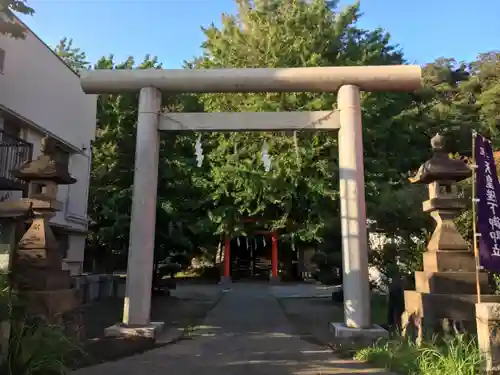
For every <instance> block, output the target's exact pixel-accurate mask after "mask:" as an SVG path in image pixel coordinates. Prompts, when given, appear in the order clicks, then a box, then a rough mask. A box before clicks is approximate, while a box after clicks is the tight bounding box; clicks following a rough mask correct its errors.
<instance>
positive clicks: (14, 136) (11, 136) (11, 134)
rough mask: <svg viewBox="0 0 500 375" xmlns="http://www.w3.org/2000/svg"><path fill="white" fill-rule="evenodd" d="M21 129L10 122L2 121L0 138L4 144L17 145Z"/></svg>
mask: <svg viewBox="0 0 500 375" xmlns="http://www.w3.org/2000/svg"><path fill="white" fill-rule="evenodd" d="M20 133H21V128H20V127H19V126H18V125H17V124H16V123H14V122H12V121H7V120H4V123H3V131H2V136H3V139H2V141H4V142H5V143H17V142H18V141H19V139H18V138H19V134H20Z"/></svg>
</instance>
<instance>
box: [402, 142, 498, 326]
mask: <svg viewBox="0 0 500 375" xmlns="http://www.w3.org/2000/svg"><path fill="white" fill-rule="evenodd" d="M431 144H432V149H433V153H434V155H433V156H432V158H431V159H429V160H428V161H427V162H426V163H424V164H423V165H422V166H421V167H420V169H419V171H418V173H417V175H416V176H415V177H414V178H411V179H410V181H411V182H412V183H419V184H426V185H428V189H429V199H428V200H427V201H425V202H424V203H423V211H424V212H428V213H429V214H430V215H431V216H432V217H433V218H434V220H435V221H436V228H435V230H434V233H433V234H432V237H431V239H430V241H429V243H428V245H427V251H426V252H425V253H424V255H423V261H424V262H423V263H424V267H423V271H419V272H415V290H406V291H405V293H404V298H405V311H406V314H407V316H413V317H415V318H417V320H418V321H421V322H423V324H424V325H425V326H427V327H429V328H432V329H436V328H437V329H440V328H441V327H442V325H443V323H446V322H447V321H450V320H451V321H454V322H460V324H461V326H462V328H466V329H470V330H471V331H475V325H476V314H475V309H476V306H475V304H476V302H477V293H476V288H477V287H476V261H475V257H474V253H473V251H472V249H471V246H470V245H469V244H468V243H467V242H466V241H465V240H464V238H463V237H462V236H461V235H460V233H459V232H458V231H457V228H456V227H455V224H454V222H453V220H454V219H455V218H456V217H457V216H458V215H459V214H460V212H461V211H463V210H464V209H465V208H466V207H467V202H466V201H464V199H462V198H460V197H459V194H458V191H457V186H456V183H457V182H458V181H461V180H464V179H466V178H468V177H470V176H471V170H470V169H469V167H468V166H467V165H466V164H465V163H464V162H463V161H461V160H455V159H450V158H449V157H448V154H447V153H446V152H445V151H444V139H443V138H442V137H441V136H440V135H436V136H435V137H434V138H433V139H432V141H431ZM479 284H480V287H481V292H482V293H481V300H482V301H483V302H500V296H497V295H493V294H491V292H492V291H491V288H490V286H489V284H488V276H487V274H486V273H483V272H481V273H480V274H479Z"/></svg>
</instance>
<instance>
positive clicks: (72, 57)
mask: <svg viewBox="0 0 500 375" xmlns="http://www.w3.org/2000/svg"><path fill="white" fill-rule="evenodd" d="M54 51H55V53H57V55H58V56H59V57H61V58H62V59H63V60H64V62H66V64H68V65H69V66H70V67H71V68H72V69H73V70H75V71H76V72H78V71H79V70H81V69H89V68H90V63H89V62H88V61H87V55H86V54H85V52H83V51H82V50H81V49H80V48H77V47H73V39H71V38H69V39H68V38H66V37H64V38H62V39H61V40H60V42H59V44H58V45H57V46H56V48H54Z"/></svg>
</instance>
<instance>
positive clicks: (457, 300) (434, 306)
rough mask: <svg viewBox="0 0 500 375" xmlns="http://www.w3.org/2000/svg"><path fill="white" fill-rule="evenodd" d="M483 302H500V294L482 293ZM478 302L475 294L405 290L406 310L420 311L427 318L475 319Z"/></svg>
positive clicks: (411, 311) (410, 311)
mask: <svg viewBox="0 0 500 375" xmlns="http://www.w3.org/2000/svg"><path fill="white" fill-rule="evenodd" d="M481 302H495V303H500V295H496V294H481ZM476 303H477V295H475V294H431V293H419V292H417V291H415V290H405V311H407V312H409V313H414V312H418V313H419V314H421V315H422V316H423V317H425V318H426V320H433V319H445V318H448V319H453V320H457V321H471V320H473V321H475V320H476V307H475V306H476Z"/></svg>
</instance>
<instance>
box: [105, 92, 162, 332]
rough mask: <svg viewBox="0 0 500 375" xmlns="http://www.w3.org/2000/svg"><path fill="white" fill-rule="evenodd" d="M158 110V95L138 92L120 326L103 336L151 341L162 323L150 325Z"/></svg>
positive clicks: (159, 107)
mask: <svg viewBox="0 0 500 375" xmlns="http://www.w3.org/2000/svg"><path fill="white" fill-rule="evenodd" d="M160 110H161V93H160V91H159V90H158V89H156V88H154V87H146V88H143V89H141V91H140V95H139V111H138V112H139V115H138V119H137V139H136V149H135V166H134V185H133V192H132V196H133V199H132V217H131V222H130V246H129V251H128V263H127V286H126V294H125V302H124V306H123V323H122V324H116V325H114V326H112V327H109V328H107V329H106V331H105V334H106V335H107V336H130V335H134V336H145V337H151V338H154V337H155V336H156V335H157V334H158V333H159V332H160V331H161V329H162V328H163V323H160V322H151V321H150V315H151V283H152V281H153V260H154V238H155V224H156V196H157V188H158V161H159V153H160V136H159V132H158V119H159V116H160Z"/></svg>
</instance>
